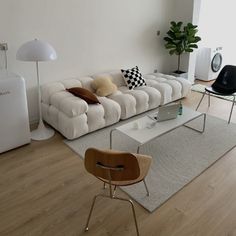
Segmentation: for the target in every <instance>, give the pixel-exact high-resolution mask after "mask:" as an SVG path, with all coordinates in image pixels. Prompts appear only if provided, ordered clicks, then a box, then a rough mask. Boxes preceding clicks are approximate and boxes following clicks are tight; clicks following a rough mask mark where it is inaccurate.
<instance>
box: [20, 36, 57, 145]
mask: <svg viewBox="0 0 236 236" xmlns="http://www.w3.org/2000/svg"><path fill="white" fill-rule="evenodd" d="M56 58H57V54H56V51H55V50H54V48H53V47H52V46H51V45H50V44H49V43H47V42H44V41H41V40H38V39H35V40H32V41H29V42H26V43H24V44H23V45H22V46H21V47H20V48H19V49H18V51H17V54H16V59H17V60H20V61H34V62H36V72H37V89H38V108H39V125H38V128H37V129H35V130H33V131H32V132H31V139H33V140H45V139H49V138H51V137H52V136H53V135H54V130H53V129H51V128H47V127H45V125H44V123H43V119H42V109H41V90H40V77H39V65H38V63H39V62H40V61H53V60H56Z"/></svg>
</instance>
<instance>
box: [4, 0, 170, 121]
mask: <svg viewBox="0 0 236 236" xmlns="http://www.w3.org/2000/svg"><path fill="white" fill-rule="evenodd" d="M172 11H173V0H148V1H147V0H119V1H118V0H67V1H65V0H50V1H48V0H40V1H38V0H21V1H16V0H5V1H1V7H0V28H1V34H0V41H1V42H7V43H8V46H9V50H8V65H9V67H8V68H9V70H11V71H14V72H16V73H19V74H21V75H22V76H23V77H24V78H25V79H26V85H27V96H28V106H29V114H30V120H31V121H34V120H36V119H37V115H38V109H37V97H36V89H35V86H36V78H35V77H36V73H35V65H34V64H33V63H31V62H21V61H16V59H15V55H16V51H17V49H18V48H19V47H20V45H21V44H22V43H24V42H26V41H29V40H32V39H34V38H38V39H42V40H45V41H48V42H50V43H51V44H52V45H53V46H54V47H55V49H56V51H57V53H58V60H56V61H53V62H43V63H40V74H41V80H42V83H47V82H49V81H54V80H60V79H64V78H67V77H71V76H75V75H79V76H82V75H89V74H93V73H97V72H102V71H107V70H113V69H120V68H127V67H131V66H135V65H138V66H139V67H140V68H141V71H142V72H143V73H147V72H153V70H154V69H156V68H157V69H158V70H160V71H167V70H168V68H169V64H170V62H171V59H170V58H169V56H168V54H167V52H166V50H165V49H164V46H163V45H164V42H163V36H164V35H163V33H165V32H166V31H167V29H168V27H169V22H170V20H171V19H172ZM157 30H161V35H160V37H157V36H156V31H157Z"/></svg>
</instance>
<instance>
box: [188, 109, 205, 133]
mask: <svg viewBox="0 0 236 236" xmlns="http://www.w3.org/2000/svg"><path fill="white" fill-rule="evenodd" d="M201 116H203V125H202V130H199V129H195V128H193V127H190V126H187V125H184V126H185V127H187V128H189V129H192V130H195V131H197V132H199V133H204V131H205V127H206V113H203V114H202V115H201ZM199 117H200V116H199ZM199 117H197V118H199Z"/></svg>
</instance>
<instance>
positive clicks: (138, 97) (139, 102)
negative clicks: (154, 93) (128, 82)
mask: <svg viewBox="0 0 236 236" xmlns="http://www.w3.org/2000/svg"><path fill="white" fill-rule="evenodd" d="M119 90H120V91H121V92H122V93H123V94H129V95H131V96H133V97H134V99H135V101H136V102H135V104H136V106H135V110H136V112H135V113H136V114H139V113H142V112H145V111H147V110H148V108H149V106H148V101H149V96H148V94H147V93H146V92H145V91H142V90H137V89H133V90H129V89H128V88H127V87H126V86H122V87H119Z"/></svg>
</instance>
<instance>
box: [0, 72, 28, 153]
mask: <svg viewBox="0 0 236 236" xmlns="http://www.w3.org/2000/svg"><path fill="white" fill-rule="evenodd" d="M29 142H30V128H29V117H28V107H27V100H26V89H25V81H24V79H23V78H22V77H20V76H17V75H13V74H11V76H9V77H7V78H2V77H0V153H2V152H5V151H8V150H10V149H12V148H16V147H19V146H21V145H24V144H27V143H29Z"/></svg>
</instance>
